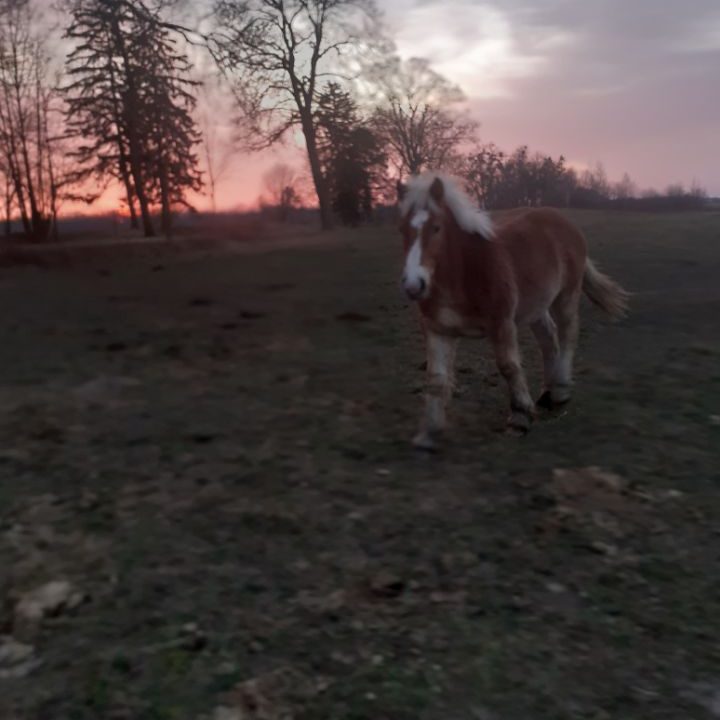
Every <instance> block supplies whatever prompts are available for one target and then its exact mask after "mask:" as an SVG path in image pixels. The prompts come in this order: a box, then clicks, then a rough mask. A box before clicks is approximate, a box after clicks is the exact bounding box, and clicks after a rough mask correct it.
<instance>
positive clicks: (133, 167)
mask: <svg viewBox="0 0 720 720" xmlns="http://www.w3.org/2000/svg"><path fill="white" fill-rule="evenodd" d="M112 28H113V39H114V40H115V43H116V47H117V49H118V50H119V52H120V54H121V56H122V59H123V69H124V71H125V81H126V83H127V88H128V97H127V99H126V100H125V103H124V107H123V108H122V113H123V116H124V120H125V125H126V127H127V133H128V144H129V146H130V147H129V162H130V172H131V174H132V179H133V184H134V186H135V195H136V196H137V199H138V203H139V204H140V215H141V217H142V222H143V232H144V234H145V237H155V228H154V226H153V221H152V215H151V213H150V203H149V201H148V197H147V193H146V192H145V184H144V182H143V169H142V145H141V143H140V136H139V134H138V131H137V125H136V123H135V112H136V107H135V106H136V105H137V98H138V92H137V86H136V84H135V77H134V75H133V73H132V70H131V68H130V58H129V57H128V52H127V48H126V47H125V38H124V36H123V31H122V28H121V27H120V22H119V20H118V18H117V16H113V18H112Z"/></svg>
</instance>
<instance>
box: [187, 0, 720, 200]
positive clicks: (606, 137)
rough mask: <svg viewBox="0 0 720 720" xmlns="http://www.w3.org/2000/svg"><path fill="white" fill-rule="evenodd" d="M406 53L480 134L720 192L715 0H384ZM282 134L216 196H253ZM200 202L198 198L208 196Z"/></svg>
mask: <svg viewBox="0 0 720 720" xmlns="http://www.w3.org/2000/svg"><path fill="white" fill-rule="evenodd" d="M379 4H380V6H381V8H382V10H383V11H384V13H385V19H386V21H387V24H388V27H389V30H390V34H391V35H392V37H393V38H394V40H395V42H396V44H397V50H398V53H399V54H400V56H401V57H403V58H408V57H413V56H417V57H426V58H428V59H429V60H430V61H431V62H432V63H433V66H434V67H435V69H436V70H438V71H440V72H441V73H442V74H444V75H445V76H446V77H448V78H449V79H450V80H452V81H454V82H456V83H458V84H459V85H460V86H461V87H462V88H463V90H464V91H465V93H466V95H467V98H468V101H467V102H468V107H469V109H470V110H471V112H472V113H473V115H474V116H475V118H476V119H477V120H478V121H479V122H480V124H481V128H480V135H481V139H482V140H483V141H485V142H494V143H495V144H497V145H498V146H499V147H501V148H502V149H503V150H508V151H510V150H512V149H514V148H515V147H517V146H519V145H521V144H527V145H529V146H530V148H531V149H532V150H538V151H541V152H544V153H549V154H552V155H554V156H557V155H560V154H563V155H564V156H565V157H566V158H567V160H568V161H569V162H570V163H571V164H572V165H573V166H575V167H577V168H579V169H582V168H584V167H589V166H594V165H595V164H596V163H597V162H598V161H601V162H602V163H603V164H604V166H605V169H606V171H607V174H608V176H609V178H610V179H611V180H619V179H620V177H621V176H622V174H623V173H624V172H628V173H629V174H630V176H631V177H632V178H633V180H635V182H636V183H637V184H638V185H639V187H640V188H648V187H655V188H658V189H664V188H665V187H666V186H667V185H668V184H670V183H671V182H682V183H684V184H685V185H686V186H689V185H690V184H691V183H693V182H696V183H698V184H699V185H701V186H702V187H704V188H706V189H707V190H708V191H709V192H710V193H711V194H714V195H720V89H719V88H720V0H486V1H484V2H479V1H477V0H382V1H381V2H380V3H379ZM288 158H289V159H290V160H291V161H292V162H295V158H298V161H300V160H299V158H300V155H299V154H298V151H297V149H296V150H292V149H289V148H288V147H287V146H286V147H284V148H278V149H276V150H275V151H274V152H272V153H266V154H264V155H259V156H250V157H249V156H247V155H242V154H241V155H238V156H236V157H235V158H234V159H233V161H232V162H231V163H229V165H228V169H227V171H226V173H225V175H224V177H223V179H222V182H221V183H220V187H219V193H218V200H219V206H220V207H223V208H231V207H238V206H247V205H250V204H252V203H253V202H254V201H255V199H256V198H257V196H258V194H259V193H260V192H261V190H262V174H263V172H264V171H265V170H266V169H267V168H268V167H269V166H270V165H272V164H273V163H274V162H278V160H284V159H288ZM200 204H201V205H202V202H201V203H200Z"/></svg>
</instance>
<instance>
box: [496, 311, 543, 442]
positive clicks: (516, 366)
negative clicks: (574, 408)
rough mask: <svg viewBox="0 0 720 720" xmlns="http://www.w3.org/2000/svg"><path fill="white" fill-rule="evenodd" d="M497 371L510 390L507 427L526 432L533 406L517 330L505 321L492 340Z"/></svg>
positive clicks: (512, 323) (532, 414)
mask: <svg viewBox="0 0 720 720" xmlns="http://www.w3.org/2000/svg"><path fill="white" fill-rule="evenodd" d="M492 341H493V345H494V348H495V359H496V361H497V366H498V370H499V371H500V374H501V375H502V376H503V377H504V378H505V380H506V381H507V384H508V389H509V390H510V417H509V418H508V427H510V428H511V429H513V430H519V431H521V432H527V431H528V430H529V429H530V423H531V422H532V418H533V416H534V414H535V405H534V403H533V401H532V398H531V397H530V392H529V390H528V386H527V380H526V379H525V372H524V371H523V368H522V364H521V359H520V347H519V345H518V338H517V328H516V327H515V323H514V322H512V321H507V322H505V323H503V324H502V325H501V326H500V327H499V328H497V330H496V332H495V333H494V337H493V338H492Z"/></svg>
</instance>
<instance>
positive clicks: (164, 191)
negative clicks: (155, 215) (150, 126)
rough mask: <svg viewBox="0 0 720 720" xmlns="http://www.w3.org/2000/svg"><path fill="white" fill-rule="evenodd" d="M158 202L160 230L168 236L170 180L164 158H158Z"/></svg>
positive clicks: (169, 224)
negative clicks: (160, 207) (159, 203)
mask: <svg viewBox="0 0 720 720" xmlns="http://www.w3.org/2000/svg"><path fill="white" fill-rule="evenodd" d="M160 202H161V204H162V220H161V223H162V231H163V233H164V234H165V236H166V237H168V238H170V235H171V233H172V209H171V207H170V181H169V179H168V171H167V162H166V161H165V158H161V159H160Z"/></svg>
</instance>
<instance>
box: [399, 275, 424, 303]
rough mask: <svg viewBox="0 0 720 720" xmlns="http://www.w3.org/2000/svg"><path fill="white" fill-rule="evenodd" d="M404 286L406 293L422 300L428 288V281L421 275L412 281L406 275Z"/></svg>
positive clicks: (414, 298)
mask: <svg viewBox="0 0 720 720" xmlns="http://www.w3.org/2000/svg"><path fill="white" fill-rule="evenodd" d="M402 286H403V290H405V294H406V295H407V296H408V297H409V298H410V299H411V300H422V299H423V298H424V297H425V295H426V293H427V289H428V285H427V281H426V280H425V278H424V277H419V278H417V279H416V280H414V281H410V280H409V279H408V278H407V277H404V278H403V282H402Z"/></svg>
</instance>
